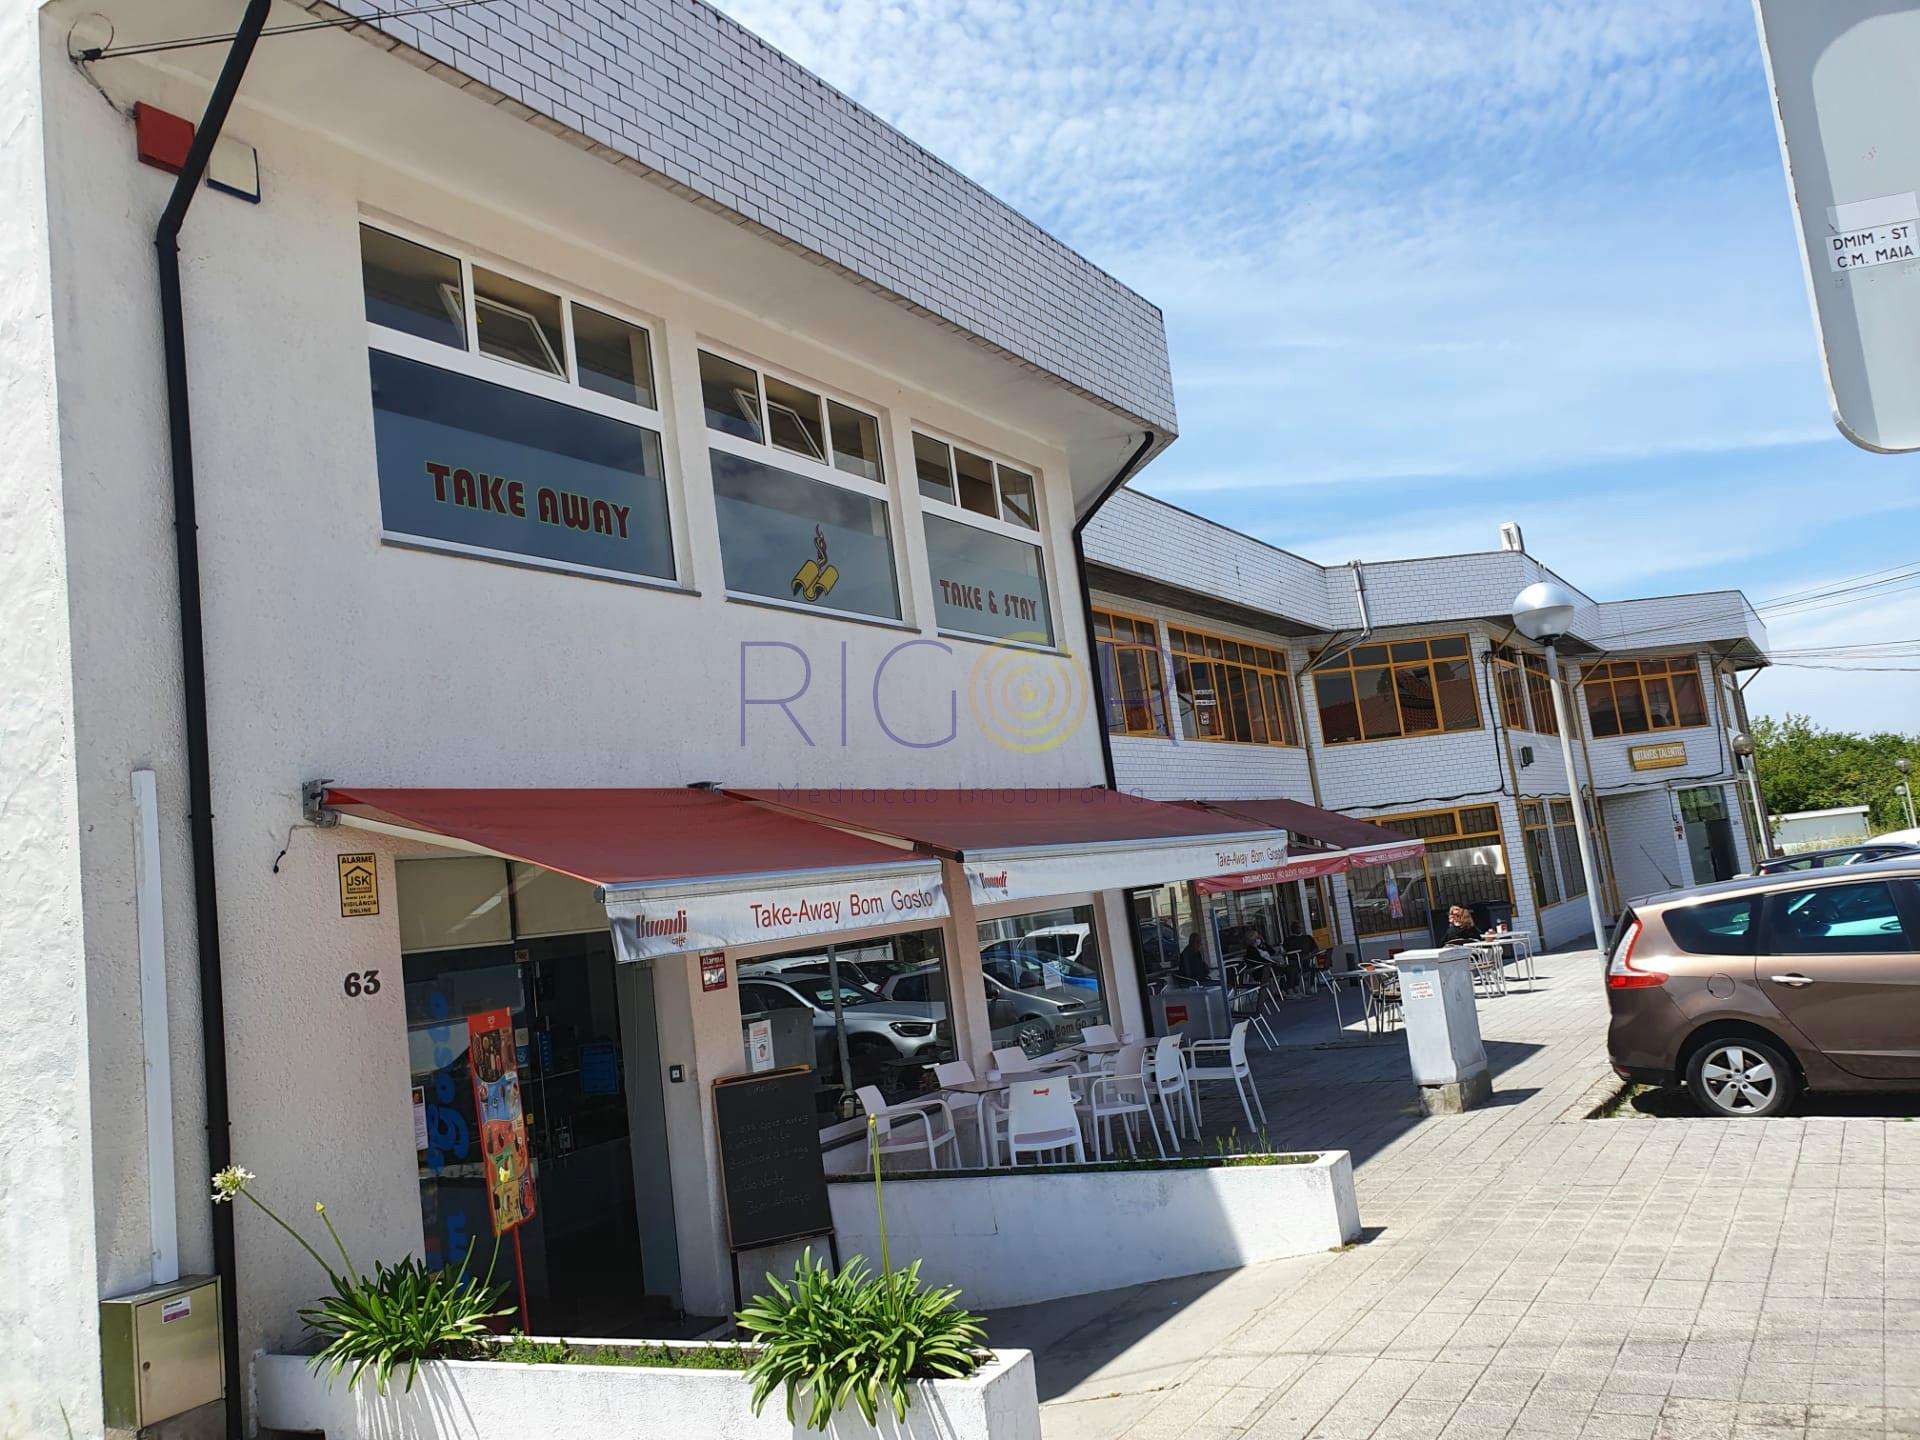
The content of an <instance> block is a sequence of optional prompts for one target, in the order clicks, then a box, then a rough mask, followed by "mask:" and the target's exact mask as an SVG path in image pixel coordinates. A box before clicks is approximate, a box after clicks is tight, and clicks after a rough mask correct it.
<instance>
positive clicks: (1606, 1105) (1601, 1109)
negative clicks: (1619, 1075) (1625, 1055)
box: [1587, 1080, 1653, 1120]
mask: <svg viewBox="0 0 1920 1440" xmlns="http://www.w3.org/2000/svg"><path fill="white" fill-rule="evenodd" d="M1651 1089H1653V1086H1651V1085H1642V1084H1640V1083H1639V1082H1638V1081H1633V1080H1629V1081H1627V1082H1626V1083H1624V1084H1623V1085H1621V1087H1620V1088H1619V1089H1618V1090H1616V1091H1614V1093H1613V1094H1612V1095H1610V1096H1608V1097H1607V1098H1606V1099H1605V1100H1602V1101H1601V1102H1600V1103H1599V1104H1598V1105H1596V1106H1594V1107H1593V1109H1591V1110H1589V1111H1588V1112H1587V1119H1589V1120H1612V1119H1614V1118H1616V1117H1617V1116H1618V1115H1619V1114H1620V1112H1621V1111H1622V1110H1625V1109H1627V1108H1628V1107H1629V1106H1631V1105H1632V1104H1633V1102H1634V1101H1635V1100H1636V1099H1638V1098H1639V1097H1640V1096H1642V1095H1644V1094H1646V1093H1647V1092H1648V1091H1649V1090H1651Z"/></svg>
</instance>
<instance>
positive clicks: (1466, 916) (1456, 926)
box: [1440, 905, 1480, 945]
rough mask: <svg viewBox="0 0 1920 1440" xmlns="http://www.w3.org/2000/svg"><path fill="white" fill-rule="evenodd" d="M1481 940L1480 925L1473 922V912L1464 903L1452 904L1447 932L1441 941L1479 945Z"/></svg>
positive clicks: (1442, 942)
mask: <svg viewBox="0 0 1920 1440" xmlns="http://www.w3.org/2000/svg"><path fill="white" fill-rule="evenodd" d="M1479 942H1480V927H1479V926H1478V925H1476V924H1474V923H1473V912H1472V911H1471V910H1469V909H1467V907H1466V906H1464V905H1454V906H1450V907H1449V908H1448V910H1447V933H1446V935H1445V937H1444V938H1442V940H1441V941H1440V943H1441V944H1442V945H1477V944H1478V943H1479Z"/></svg>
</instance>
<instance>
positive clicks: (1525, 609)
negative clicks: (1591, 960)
mask: <svg viewBox="0 0 1920 1440" xmlns="http://www.w3.org/2000/svg"><path fill="white" fill-rule="evenodd" d="M1579 604H1580V601H1579V598H1578V597H1577V596H1576V595H1575V594H1574V593H1573V592H1572V591H1571V590H1569V589H1567V587H1566V586H1564V585H1561V584H1558V583H1556V582H1555V581H1552V580H1541V581H1538V582H1536V583H1534V584H1532V585H1529V586H1527V588H1526V589H1524V590H1522V591H1521V592H1520V593H1519V594H1518V595H1516V596H1514V597H1513V624H1514V628H1515V629H1517V630H1518V631H1519V632H1520V633H1521V634H1522V635H1524V636H1526V637H1527V638H1528V639H1529V640H1537V641H1539V642H1540V644H1541V645H1543V646H1545V647H1546V651H1547V689H1548V690H1549V691H1550V692H1551V693H1552V695H1553V718H1554V723H1555V725H1556V726H1557V728H1558V729H1559V731H1560V759H1561V761H1562V763H1564V764H1565V765H1566V767H1567V789H1568V790H1569V791H1571V792H1572V799H1573V836H1574V839H1575V840H1577V841H1578V842H1579V844H1580V866H1581V869H1583V870H1584V871H1585V872H1586V879H1587V913H1588V914H1589V915H1590V916H1591V917H1592V919H1593V943H1594V944H1595V945H1596V946H1598V947H1600V948H1601V949H1603V950H1604V949H1605V948H1606V944H1607V926H1606V922H1605V921H1603V920H1602V919H1601V918H1600V883H1599V876H1600V872H1599V870H1598V869H1597V868H1596V867H1595V866H1594V863H1593V839H1592V837H1591V836H1589V835H1588V834H1587V807H1586V802H1585V800H1584V799H1583V798H1582V796H1581V794H1580V784H1579V781H1578V780H1577V779H1576V778H1575V775H1574V769H1573V726H1572V722H1571V720H1570V719H1569V717H1570V715H1571V714H1572V707H1571V706H1570V705H1568V703H1567V701H1566V698H1565V697H1564V696H1563V695H1562V694H1561V693H1560V692H1561V679H1560V657H1559V655H1558V654H1557V653H1555V650H1554V647H1555V645H1557V644H1558V643H1559V640H1560V637H1561V636H1563V635H1565V634H1566V633H1567V631H1568V630H1569V629H1570V628H1572V625H1573V615H1574V611H1575V610H1576V609H1578V608H1579ZM1599 801H1600V797H1599V796H1598V795H1597V794H1596V795H1595V796H1594V803H1595V804H1596V805H1597V804H1599ZM1541 923H1542V925H1543V926H1544V925H1545V919H1544V917H1543V918H1542V921H1541ZM1541 943H1542V944H1545V943H1546V936H1545V935H1544V933H1543V934H1542V936H1541Z"/></svg>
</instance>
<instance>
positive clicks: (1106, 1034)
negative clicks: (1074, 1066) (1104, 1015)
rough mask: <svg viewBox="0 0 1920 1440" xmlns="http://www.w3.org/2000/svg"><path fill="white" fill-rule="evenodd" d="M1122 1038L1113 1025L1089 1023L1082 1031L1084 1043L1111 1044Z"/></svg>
mask: <svg viewBox="0 0 1920 1440" xmlns="http://www.w3.org/2000/svg"><path fill="white" fill-rule="evenodd" d="M1119 1038H1120V1036H1119V1033H1118V1032H1117V1031H1115V1029H1114V1028H1113V1026H1111V1025H1088V1026H1087V1027H1085V1028H1084V1029H1083V1030H1081V1032H1080V1043H1081V1044H1083V1045H1111V1044H1113V1043H1114V1042H1115V1041H1117V1040H1118V1039H1119Z"/></svg>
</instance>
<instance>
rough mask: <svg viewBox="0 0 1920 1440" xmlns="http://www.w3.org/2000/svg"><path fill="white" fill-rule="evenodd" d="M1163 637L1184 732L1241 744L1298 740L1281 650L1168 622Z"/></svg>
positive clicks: (1293, 742)
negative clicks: (1171, 624) (1165, 640)
mask: <svg viewBox="0 0 1920 1440" xmlns="http://www.w3.org/2000/svg"><path fill="white" fill-rule="evenodd" d="M1167 640H1168V643H1169V645H1170V647H1171V648H1172V650H1173V690H1174V694H1175V695H1176V696H1177V697H1178V698H1179V704H1180V733H1181V734H1182V735H1183V736H1185V737H1186V738H1187V739H1189V740H1232V741H1238V742H1240V743H1242V744H1246V745H1297V744H1299V743H1300V734H1299V731H1298V730H1297V729H1296V728H1295V726H1294V720H1293V687H1292V685H1291V684H1290V683H1289V681H1288V679H1287V657H1286V653H1285V652H1284V651H1280V650H1275V649H1273V648H1271V647H1269V646H1266V645H1254V644H1250V643H1248V642H1247V641H1244V640H1229V639H1227V638H1226V637H1225V636H1224V635H1208V634H1204V633H1202V632H1200V631H1198V630H1185V629H1176V628H1174V627H1172V626H1169V627H1168V628H1167Z"/></svg>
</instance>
